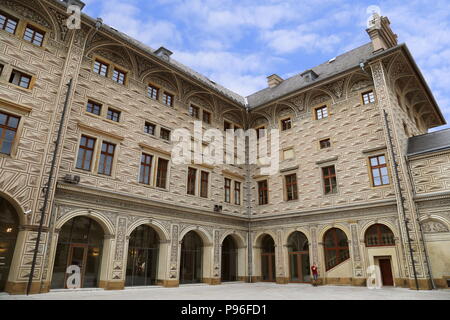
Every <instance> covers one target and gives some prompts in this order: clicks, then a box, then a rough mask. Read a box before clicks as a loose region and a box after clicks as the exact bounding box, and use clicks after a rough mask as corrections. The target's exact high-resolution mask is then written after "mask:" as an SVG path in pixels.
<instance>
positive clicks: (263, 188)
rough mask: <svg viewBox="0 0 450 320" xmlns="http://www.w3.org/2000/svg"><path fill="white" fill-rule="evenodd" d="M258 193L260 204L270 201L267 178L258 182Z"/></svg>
mask: <svg viewBox="0 0 450 320" xmlns="http://www.w3.org/2000/svg"><path fill="white" fill-rule="evenodd" d="M258 195H259V204H260V205H264V204H268V203H269V190H268V188H267V180H263V181H259V182H258Z"/></svg>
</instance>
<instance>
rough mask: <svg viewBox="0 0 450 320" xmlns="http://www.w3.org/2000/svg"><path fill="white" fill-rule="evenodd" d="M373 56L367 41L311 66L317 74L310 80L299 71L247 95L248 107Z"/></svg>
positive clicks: (294, 89)
mask: <svg viewBox="0 0 450 320" xmlns="http://www.w3.org/2000/svg"><path fill="white" fill-rule="evenodd" d="M373 56H374V54H373V45H372V43H367V44H365V45H363V46H361V47H359V48H356V49H354V50H351V51H349V52H347V53H344V54H342V55H340V56H338V57H336V59H335V60H334V61H333V62H326V63H323V64H321V65H319V66H317V67H314V68H312V69H311V70H313V71H314V72H315V73H316V74H317V75H318V76H319V77H318V78H317V79H316V80H314V81H312V82H307V81H306V80H305V79H304V78H303V77H302V76H301V73H300V74H297V75H295V76H293V77H291V78H289V79H286V80H284V81H283V82H282V83H281V84H279V85H278V86H276V87H274V88H266V89H263V90H261V91H259V92H256V93H254V94H252V95H250V96H248V97H247V100H248V104H249V107H250V108H255V107H258V106H260V105H262V104H264V103H267V102H270V101H272V100H274V99H277V98H280V97H282V96H284V95H287V94H289V93H292V92H294V91H296V90H299V89H301V88H303V87H306V86H308V85H310V84H312V83H314V82H317V81H320V80H323V79H326V78H329V77H332V76H334V75H336V74H339V73H341V72H344V71H346V70H349V69H351V68H354V67H357V66H358V65H359V63H360V62H361V61H365V60H367V59H369V58H371V57H373Z"/></svg>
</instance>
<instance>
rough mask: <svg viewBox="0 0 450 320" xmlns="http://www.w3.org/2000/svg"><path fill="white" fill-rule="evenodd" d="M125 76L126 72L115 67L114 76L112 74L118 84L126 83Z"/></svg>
mask: <svg viewBox="0 0 450 320" xmlns="http://www.w3.org/2000/svg"><path fill="white" fill-rule="evenodd" d="M125 77H126V73H125V72H123V71H121V70H119V69H117V68H114V71H113V76H112V80H113V81H115V82H117V83H118V84H124V83H125Z"/></svg>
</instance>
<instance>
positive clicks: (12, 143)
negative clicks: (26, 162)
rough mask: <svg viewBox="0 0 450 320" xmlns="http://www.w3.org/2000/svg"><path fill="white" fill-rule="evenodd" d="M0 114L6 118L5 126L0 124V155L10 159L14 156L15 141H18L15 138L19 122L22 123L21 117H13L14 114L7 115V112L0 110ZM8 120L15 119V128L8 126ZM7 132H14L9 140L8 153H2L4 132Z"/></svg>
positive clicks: (4, 138)
mask: <svg viewBox="0 0 450 320" xmlns="http://www.w3.org/2000/svg"><path fill="white" fill-rule="evenodd" d="M0 114H3V115H5V116H6V120H5V124H4V125H3V124H0V128H1V129H3V130H2V134H1V135H0V155H2V156H9V157H11V156H12V155H13V154H14V151H15V145H16V141H17V139H18V138H17V137H18V134H19V129H20V125H21V122H23V121H22V117H21V116H18V115H15V114H11V113H8V112H4V111H3V110H1V109H0ZM10 118H15V119H17V126H16V127H10V126H8V122H9V119H10ZM7 131H12V132H14V136H13V138H12V140H11V147H10V149H9V153H4V152H2V148H3V143H4V141H5V140H6V132H7Z"/></svg>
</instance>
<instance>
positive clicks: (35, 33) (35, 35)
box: [23, 25, 45, 47]
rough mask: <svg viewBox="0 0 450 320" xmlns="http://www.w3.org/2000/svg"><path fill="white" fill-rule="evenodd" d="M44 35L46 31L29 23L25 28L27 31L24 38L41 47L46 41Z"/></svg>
mask: <svg viewBox="0 0 450 320" xmlns="http://www.w3.org/2000/svg"><path fill="white" fill-rule="evenodd" d="M44 35H45V32H43V31H41V30H38V29H37V28H35V27H33V26H30V25H27V27H26V28H25V33H24V34H23V39H24V40H26V41H28V42H31V43H32V44H35V45H37V46H39V47H40V46H42V43H43V42H44Z"/></svg>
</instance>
